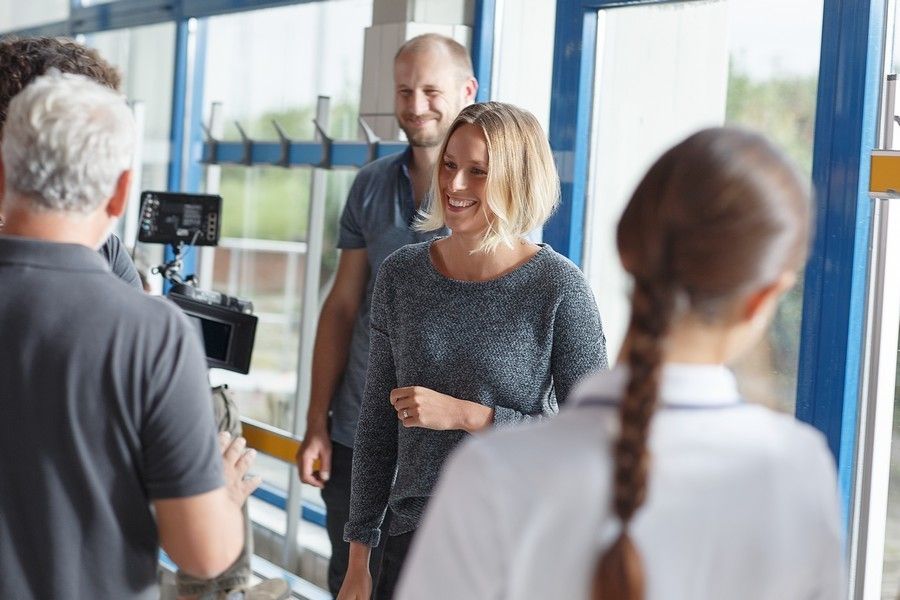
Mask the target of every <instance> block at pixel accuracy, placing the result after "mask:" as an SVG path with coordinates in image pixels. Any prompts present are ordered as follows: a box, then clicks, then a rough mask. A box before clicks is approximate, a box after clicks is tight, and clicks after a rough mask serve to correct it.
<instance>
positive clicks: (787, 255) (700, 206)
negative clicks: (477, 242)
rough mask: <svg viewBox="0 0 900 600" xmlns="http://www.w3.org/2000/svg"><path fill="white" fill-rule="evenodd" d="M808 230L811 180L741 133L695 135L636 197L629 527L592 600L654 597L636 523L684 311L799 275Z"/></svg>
mask: <svg viewBox="0 0 900 600" xmlns="http://www.w3.org/2000/svg"><path fill="white" fill-rule="evenodd" d="M809 226H810V199H809V192H808V186H807V185H806V183H805V182H804V181H803V180H802V179H801V178H800V177H799V176H798V175H797V173H796V171H795V170H794V168H793V167H792V166H791V164H790V163H789V162H788V161H787V160H786V159H785V158H784V157H783V156H782V155H781V154H780V153H779V152H778V151H777V150H775V149H774V148H773V147H772V146H771V145H770V144H769V143H768V142H767V141H766V140H765V139H764V138H762V137H760V136H759V135H756V134H753V133H749V132H746V131H741V130H737V129H726V128H716V129H708V130H704V131H701V132H699V133H697V134H694V135H693V136H691V137H689V138H687V139H686V140H684V141H683V142H681V143H680V144H678V145H677V146H675V147H674V148H672V149H671V150H669V151H668V152H666V153H665V154H664V155H663V156H662V157H661V158H660V159H659V160H658V161H657V162H656V163H655V164H654V165H653V166H652V167H651V168H650V170H649V171H648V173H647V174H646V175H645V176H644V179H643V180H642V181H641V183H640V184H639V185H638V187H637V189H636V190H635V192H634V195H633V196H632V198H631V201H630V202H629V204H628V206H627V208H626V209H625V212H624V214H623V216H622V219H621V220H620V222H619V227H618V235H617V240H618V246H619V254H620V255H621V257H622V262H623V264H624V266H625V268H626V270H627V271H628V272H629V273H630V274H631V275H632V276H633V278H634V290H633V292H632V312H631V320H630V323H629V329H628V337H627V342H626V351H625V356H626V362H627V366H628V369H629V376H628V383H627V386H626V388H625V392H624V397H623V398H622V401H621V405H620V408H619V418H620V431H619V437H618V439H617V441H616V443H615V448H614V460H615V467H614V475H613V493H612V497H613V500H612V505H613V506H612V508H613V510H614V512H615V514H616V516H617V517H618V519H619V521H620V523H621V531H620V533H619V536H618V538H617V539H616V540H615V541H614V542H613V543H612V545H611V546H609V547H608V548H606V550H605V551H604V552H603V554H602V555H601V556H600V559H599V561H598V563H597V567H596V570H595V572H594V581H593V588H592V598H593V600H643V598H644V596H645V577H644V569H643V561H642V559H641V554H640V551H639V550H638V548H637V546H636V545H635V543H634V541H633V539H632V537H631V535H630V524H631V520H632V518H633V517H634V515H635V513H636V512H637V510H638V509H639V508H640V507H641V506H642V505H643V503H644V500H645V499H646V496H647V493H648V479H649V473H650V453H649V449H648V444H647V440H648V437H649V433H650V424H651V420H652V418H653V415H654V412H655V410H656V405H657V402H658V397H659V385H660V374H661V369H662V365H663V358H664V342H665V338H666V336H667V334H668V331H669V328H670V326H671V324H672V322H673V320H674V319H675V318H676V317H677V316H679V315H680V313H681V312H682V311H689V312H690V313H692V314H693V315H695V316H697V317H700V318H702V319H704V320H708V321H715V320H717V319H721V318H723V317H724V316H725V312H724V311H725V310H726V309H727V308H728V307H729V306H732V305H733V302H734V300H735V299H736V298H738V297H740V295H741V294H744V293H748V292H752V291H756V290H757V289H759V288H760V287H761V286H763V285H766V284H770V283H773V282H774V281H776V279H777V278H778V277H779V276H780V275H781V274H782V273H783V272H785V271H786V270H788V269H797V268H799V267H800V266H801V265H802V263H803V260H804V259H805V255H806V247H807V244H808V236H809Z"/></svg>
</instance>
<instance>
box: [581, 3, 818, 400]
mask: <svg viewBox="0 0 900 600" xmlns="http://www.w3.org/2000/svg"><path fill="white" fill-rule="evenodd" d="M821 14H822V1H821V0H797V1H795V2H790V3H785V2H779V1H778V0H719V1H716V2H680V3H672V4H662V5H646V6H638V7H628V8H617V9H609V10H603V11H600V13H599V26H598V46H597V63H596V64H597V70H596V80H595V105H594V116H593V138H592V147H591V152H592V156H591V178H590V184H589V191H588V198H589V201H588V219H587V224H586V233H585V257H586V259H585V271H586V272H587V274H588V278H589V279H590V281H591V283H592V285H593V287H594V293H595V294H596V295H597V298H598V303H599V304H600V308H601V314H602V316H603V318H604V326H605V328H606V330H607V332H608V342H609V349H610V352H611V353H612V355H615V354H616V353H618V349H619V346H620V344H621V341H622V338H623V337H624V334H625V329H626V327H627V324H628V318H629V308H628V291H629V285H630V284H629V281H628V279H627V277H626V275H625V273H624V271H623V270H622V268H621V266H620V265H619V261H618V255H617V253H616V249H615V227H616V224H617V222H618V219H619V216H620V214H621V211H622V209H623V208H624V206H625V204H626V203H627V201H628V199H629V197H630V195H631V193H632V191H633V190H634V187H635V186H636V185H637V182H638V181H639V179H640V177H641V176H642V175H643V174H644V172H645V171H646V170H647V168H648V167H649V166H650V165H651V164H652V163H653V162H654V161H655V160H656V158H657V157H658V156H659V155H660V154H661V153H662V152H663V151H664V150H665V149H666V148H668V147H669V146H671V145H672V144H674V143H675V142H677V141H679V140H681V139H682V138H684V137H685V136H687V135H689V134H690V133H692V132H694V131H696V130H697V129H700V128H702V127H708V126H713V125H722V124H723V123H731V124H740V125H742V126H746V127H750V128H753V129H756V130H758V131H761V132H762V133H764V134H766V135H768V136H769V137H770V138H772V139H773V140H774V141H775V142H776V143H777V144H779V145H780V146H782V147H783V148H784V150H785V151H786V152H788V153H789V154H790V155H791V156H792V157H793V158H794V159H795V160H796V161H797V162H798V163H799V164H800V166H801V168H803V169H806V170H807V172H808V171H809V170H810V165H811V164H812V147H813V146H812V142H813V140H812V133H813V123H814V117H815V115H814V109H815V100H816V92H817V74H818V60H819V45H820V30H821ZM801 298H802V293H800V291H799V289H797V290H794V291H793V292H792V293H791V295H790V297H789V298H787V299H786V300H785V302H784V303H783V304H782V306H781V308H780V310H779V313H778V315H777V317H776V319H775V323H774V324H773V327H772V329H771V332H770V335H769V337H768V339H767V340H765V341H764V343H761V344H760V345H759V346H758V347H757V348H755V349H754V350H753V351H752V352H751V353H750V354H749V355H748V356H747V358H746V359H745V360H743V361H742V362H741V364H739V365H736V370H737V371H738V372H739V378H740V381H741V384H742V393H743V394H744V395H745V397H747V398H748V399H750V400H753V401H757V402H761V403H764V404H766V405H769V406H773V407H777V408H780V409H782V410H785V411H790V412H792V411H793V407H794V403H795V390H796V379H797V362H798V347H799V337H800V315H801Z"/></svg>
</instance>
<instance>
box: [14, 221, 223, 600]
mask: <svg viewBox="0 0 900 600" xmlns="http://www.w3.org/2000/svg"><path fill="white" fill-rule="evenodd" d="M0 282H2V285H0V338H2V343H0V365H2V367H0V423H2V424H3V434H2V435H0V456H3V459H2V460H0V598H16V599H17V600H23V599H24V600H27V599H30V598H42V599H43V598H117V599H119V598H148V599H149V598H156V597H158V594H159V592H158V590H157V589H156V565H157V552H158V547H157V544H158V541H157V530H156V523H155V520H154V517H153V515H152V513H151V511H150V506H149V504H150V501H151V500H154V499H160V498H176V497H184V496H191V495H195V494H200V493H204V492H208V491H210V490H213V489H215V488H217V487H219V486H221V485H222V466H221V458H220V456H219V451H218V446H217V442H216V438H215V425H214V422H213V415H212V409H211V407H210V402H209V388H208V385H207V381H206V376H205V374H206V364H205V359H204V356H203V351H202V349H201V346H200V341H199V339H198V337H197V336H196V335H195V334H194V333H192V330H191V329H190V325H189V324H188V322H187V319H186V318H185V317H184V315H182V314H181V313H180V312H179V311H178V309H177V308H176V307H175V306H174V305H172V304H170V303H169V302H168V301H166V300H164V299H161V298H153V297H150V296H147V295H145V294H143V293H142V292H139V291H137V290H136V289H134V288H132V287H130V286H129V285H128V284H126V283H124V282H122V281H120V280H119V279H117V278H116V277H114V276H113V275H112V274H111V273H110V271H109V267H108V265H107V263H106V261H105V260H104V259H103V257H102V256H101V255H100V254H98V253H97V252H94V251H93V250H91V249H89V248H87V247H84V246H80V245H75V244H59V243H50V242H42V241H37V240H30V239H25V238H17V237H12V236H2V235H0Z"/></svg>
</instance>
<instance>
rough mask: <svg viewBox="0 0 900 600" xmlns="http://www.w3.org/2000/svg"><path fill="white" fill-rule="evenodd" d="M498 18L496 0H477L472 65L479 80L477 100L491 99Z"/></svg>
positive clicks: (485, 100)
mask: <svg viewBox="0 0 900 600" xmlns="http://www.w3.org/2000/svg"><path fill="white" fill-rule="evenodd" d="M496 19H497V2H496V0H475V27H474V31H473V32H472V66H473V68H474V69H475V78H476V79H477V80H478V93H477V94H476V95H475V101H476V102H487V101H488V100H490V99H491V86H492V85H493V81H492V79H493V69H492V67H493V64H494V28H495V26H496Z"/></svg>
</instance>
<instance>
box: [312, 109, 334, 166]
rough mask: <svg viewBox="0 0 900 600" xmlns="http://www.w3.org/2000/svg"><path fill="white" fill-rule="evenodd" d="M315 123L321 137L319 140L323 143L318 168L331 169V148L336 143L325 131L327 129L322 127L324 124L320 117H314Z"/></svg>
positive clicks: (317, 132)
mask: <svg viewBox="0 0 900 600" xmlns="http://www.w3.org/2000/svg"><path fill="white" fill-rule="evenodd" d="M313 125H315V127H316V134H317V135H318V137H319V138H320V140H319V142H320V143H321V144H322V160H320V161H319V164H317V165H316V168H319V169H330V168H331V163H332V160H331V148H332V145H333V143H334V140H332V139H331V138H330V137H328V134H327V133H325V130H324V129H322V125H321V124H320V123H319V120H318V119H313Z"/></svg>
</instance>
